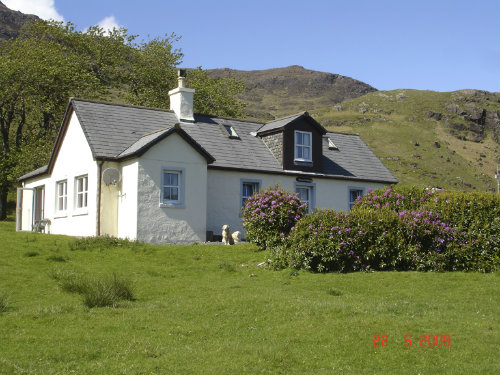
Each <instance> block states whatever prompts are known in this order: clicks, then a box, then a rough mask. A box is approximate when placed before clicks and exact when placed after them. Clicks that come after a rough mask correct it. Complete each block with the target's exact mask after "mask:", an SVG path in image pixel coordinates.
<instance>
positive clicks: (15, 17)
mask: <svg viewBox="0 0 500 375" xmlns="http://www.w3.org/2000/svg"><path fill="white" fill-rule="evenodd" d="M38 19H39V18H38V17H37V16H35V15H33V14H24V13H21V12H18V11H14V10H11V9H9V8H7V7H6V6H5V5H4V4H3V3H2V2H1V1H0V40H7V39H10V38H15V37H17V36H18V35H19V31H20V30H21V27H23V25H24V24H25V23H26V22H27V21H34V20H38Z"/></svg>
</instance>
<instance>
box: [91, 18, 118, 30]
mask: <svg viewBox="0 0 500 375" xmlns="http://www.w3.org/2000/svg"><path fill="white" fill-rule="evenodd" d="M97 26H99V27H101V28H103V29H104V31H106V32H109V31H112V30H113V28H115V29H119V28H120V25H119V24H118V20H117V19H116V18H115V16H113V15H111V16H108V17H105V18H103V19H102V20H100V21H99V22H98V23H97Z"/></svg>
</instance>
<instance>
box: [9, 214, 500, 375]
mask: <svg viewBox="0 0 500 375" xmlns="http://www.w3.org/2000/svg"><path fill="white" fill-rule="evenodd" d="M13 227H14V226H13V223H12V222H7V223H5V222H4V223H0V238H1V239H2V245H1V246H0V269H1V270H2V272H0V293H8V294H9V295H10V297H9V300H10V303H9V308H8V310H7V311H6V312H4V313H0V337H1V338H2V341H1V342H2V343H1V345H0V374H25V373H30V374H48V373H50V374H63V373H64V374H65V373H70V372H76V373H85V374H93V373H96V374H97V373H99V374H102V373H107V374H118V373H122V374H127V373H134V374H146V373H148V374H149V373H151V374H154V373H208V374H210V373H218V374H219V373H220V374H223V373H252V374H254V373H273V374H274V373H286V374H294V373H296V374H312V373H314V374H320V373H325V374H327V373H328V374H331V373H339V374H359V373H380V374H382V373H384V374H392V373H393V374H417V373H420V374H431V373H432V374H434V373H453V374H469V373H482V374H497V373H498V372H499V371H500V360H499V359H498V355H497V354H498V353H497V350H498V347H499V344H500V333H499V332H500V322H499V316H500V300H499V296H500V278H499V274H498V273H496V274H477V273H470V274H465V273H443V274H436V273H413V272H411V273H397V272H387V273H383V272H380V273H370V274H367V273H355V274H326V275H323V274H310V273H307V272H300V273H299V274H298V275H294V274H293V273H292V274H291V273H290V270H285V271H280V272H276V271H269V270H262V269H260V268H257V267H256V264H257V263H258V262H260V261H262V260H264V259H265V257H266V254H265V253H258V252H254V251H253V247H252V246H249V245H238V246H233V247H224V246H215V245H214V246H202V245H194V246H154V245H142V244H138V245H133V246H130V247H127V246H125V247H123V246H122V247H115V248H103V249H95V250H91V251H89V250H75V251H71V250H69V244H70V243H71V242H72V241H74V240H73V239H70V238H68V237H64V236H47V235H41V234H35V233H29V234H25V233H14V232H13ZM30 251H36V252H38V253H39V255H38V256H34V257H27V256H26V254H27V252H30ZM51 255H57V256H62V257H63V258H65V259H66V260H67V261H66V262H52V261H49V260H47V258H48V257H50V256H51ZM54 269H62V270H76V271H78V272H82V273H87V274H90V275H100V274H106V273H109V272H112V271H115V272H117V273H119V274H124V275H129V276H131V277H132V279H133V280H134V281H135V288H136V296H137V300H136V301H134V302H123V303H122V304H121V305H120V306H119V307H118V308H95V309H87V308H85V307H84V306H83V304H82V302H81V298H80V297H79V296H78V295H74V294H68V293H65V292H63V291H61V290H60V288H59V287H58V286H57V283H56V282H55V281H54V280H53V279H52V278H51V277H50V276H49V275H50V273H51V271H52V270H54ZM252 273H255V274H256V275H257V276H255V277H249V275H250V274H252ZM374 334H380V335H382V334H386V335H388V336H389V340H388V345H389V346H388V347H385V348H374V347H373V344H372V342H373V335H374ZM406 334H411V335H413V336H412V339H413V345H412V347H410V348H406V347H404V346H403V344H404V341H403V338H404V335H406ZM421 334H449V335H451V340H452V346H451V347H449V348H445V347H433V348H429V347H420V346H419V345H418V341H419V336H420V335H421Z"/></svg>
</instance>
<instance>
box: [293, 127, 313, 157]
mask: <svg viewBox="0 0 500 375" xmlns="http://www.w3.org/2000/svg"><path fill="white" fill-rule="evenodd" d="M298 134H307V135H308V136H309V144H306V143H299V142H298V141H297V135H298ZM293 140H294V160H295V161H305V162H312V133H311V132H304V131H301V130H295V131H294V135H293ZM300 148H302V157H299V156H298V154H299V153H298V150H299V149H300ZM305 149H308V150H309V158H304V157H303V156H304V150H305Z"/></svg>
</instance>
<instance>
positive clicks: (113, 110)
mask: <svg viewBox="0 0 500 375" xmlns="http://www.w3.org/2000/svg"><path fill="white" fill-rule="evenodd" d="M70 105H72V106H73V108H74V110H75V113H76V116H77V118H78V120H79V121H80V124H81V126H82V128H83V131H84V133H85V136H86V137H87V140H88V142H89V145H90V148H91V150H92V153H93V155H94V158H96V159H114V160H120V159H124V158H126V157H131V156H134V155H135V154H137V153H138V152H139V151H140V150H144V148H145V147H148V145H150V144H151V143H152V142H157V141H158V139H163V137H165V136H168V135H169V134H170V133H169V132H172V129H173V128H174V127H175V128H177V129H178V128H179V127H180V129H182V131H183V132H182V133H183V134H184V135H185V136H186V137H189V138H190V139H191V140H192V144H193V145H194V146H195V148H197V149H198V151H200V152H202V153H203V154H204V156H205V157H207V158H210V157H213V159H215V160H213V159H211V161H213V163H211V164H210V165H209V168H218V169H234V170H243V171H246V170H248V171H253V172H262V173H277V174H292V175H307V176H311V175H314V176H322V177H330V178H341V179H352V180H364V181H374V182H383V183H397V180H396V178H395V177H394V176H393V175H392V174H391V173H390V172H389V170H388V169H387V168H386V167H385V166H384V165H383V164H382V162H381V161H380V160H379V159H378V158H377V157H376V156H375V154H373V152H372V151H371V150H370V149H369V148H368V146H366V144H365V143H364V142H363V141H362V140H361V138H360V137H359V136H358V135H353V134H342V133H332V132H328V133H326V134H325V135H324V138H323V140H324V142H323V171H324V173H321V174H318V173H310V172H301V171H286V170H283V167H282V166H281V163H280V162H278V160H276V158H275V157H274V156H273V154H272V153H271V151H270V150H269V149H268V148H267V146H266V145H265V144H264V142H263V141H262V140H261V139H260V138H259V137H258V136H255V134H256V133H257V132H262V131H263V130H262V129H265V130H272V129H278V128H281V127H283V126H285V125H286V124H287V123H290V122H291V121H294V120H296V119H298V118H299V117H301V116H304V115H307V116H309V115H308V114H307V112H306V113H302V114H298V115H294V116H291V117H288V118H286V119H280V120H277V121H273V122H271V123H268V124H264V123H260V122H251V121H246V120H236V119H228V118H220V117H215V116H206V115H196V114H195V116H194V117H195V122H194V123H187V122H182V123H180V125H177V126H175V124H178V123H179V121H178V119H177V117H176V115H175V113H174V112H173V111H168V110H158V109H151V108H143V107H133V106H126V105H118V104H110V103H101V102H94V101H87V100H80V99H71V102H70ZM311 120H313V119H312V118H311ZM313 121H314V120H313ZM316 124H317V123H316ZM224 125H230V126H232V127H233V129H234V130H235V131H236V133H237V134H238V136H239V137H238V138H236V139H235V138H229V136H228V134H227V132H226V130H225V129H224ZM318 125H319V124H318ZM319 126H321V125H319ZM322 129H324V128H322ZM184 132H185V133H184ZM252 134H253V135H252ZM328 137H331V138H332V139H333V141H334V143H335V144H336V146H338V148H339V150H329V148H328ZM207 155H208V156H207ZM207 160H208V159H207ZM49 165H50V163H49ZM45 168H46V169H45V171H43V172H40V173H38V174H41V173H46V172H47V167H45ZM35 172H36V171H33V172H31V173H30V174H28V175H25V176H23V177H21V178H20V180H24V179H26V178H29V177H32V176H33V175H32V174H33V173H35Z"/></svg>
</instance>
